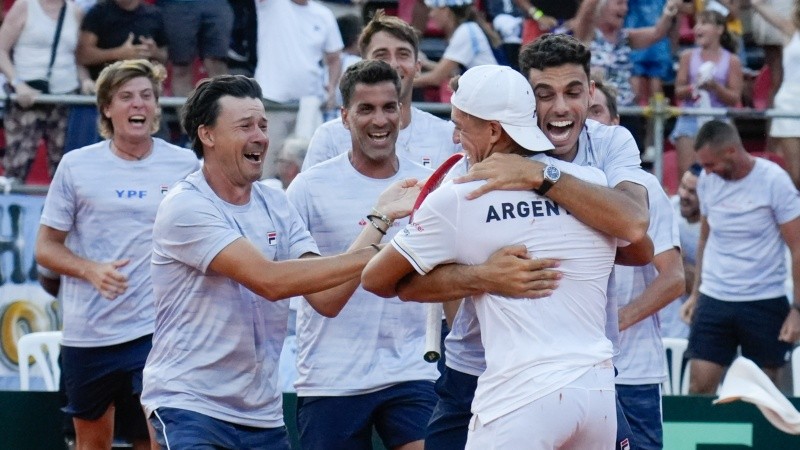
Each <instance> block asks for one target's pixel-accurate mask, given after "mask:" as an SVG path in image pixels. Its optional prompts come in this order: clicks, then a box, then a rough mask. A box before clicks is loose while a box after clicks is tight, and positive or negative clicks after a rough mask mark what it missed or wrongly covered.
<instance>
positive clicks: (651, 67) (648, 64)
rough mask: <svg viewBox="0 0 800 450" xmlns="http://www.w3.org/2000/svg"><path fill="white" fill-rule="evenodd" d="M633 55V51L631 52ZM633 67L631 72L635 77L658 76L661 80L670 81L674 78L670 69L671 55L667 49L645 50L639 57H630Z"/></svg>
mask: <svg viewBox="0 0 800 450" xmlns="http://www.w3.org/2000/svg"><path fill="white" fill-rule="evenodd" d="M631 55H632V56H633V52H632V53H631ZM631 62H633V68H632V69H631V73H632V74H633V75H634V76H637V77H647V78H658V79H660V80H662V81H672V80H673V79H674V78H675V73H674V70H673V69H672V56H671V53H670V52H669V51H668V52H666V53H664V52H645V54H643V55H642V56H641V57H639V58H634V57H631Z"/></svg>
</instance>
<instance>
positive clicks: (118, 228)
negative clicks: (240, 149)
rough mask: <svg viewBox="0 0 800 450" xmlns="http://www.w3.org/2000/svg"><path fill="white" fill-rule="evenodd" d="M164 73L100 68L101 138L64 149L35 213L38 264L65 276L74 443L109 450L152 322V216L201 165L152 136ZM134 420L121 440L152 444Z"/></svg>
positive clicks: (142, 67)
mask: <svg viewBox="0 0 800 450" xmlns="http://www.w3.org/2000/svg"><path fill="white" fill-rule="evenodd" d="M165 76H166V71H165V70H164V68H163V67H161V66H160V65H153V64H151V63H150V62H148V61H146V60H141V59H140V60H127V61H119V62H116V63H114V64H112V65H110V66H108V67H107V68H105V69H104V70H103V72H101V73H100V77H99V78H98V80H97V108H98V110H99V111H100V113H101V122H100V128H101V133H102V134H103V135H104V136H105V137H107V138H108V140H106V141H103V142H100V143H98V144H93V145H90V146H87V147H84V148H82V149H79V150H75V151H73V152H70V153H68V154H67V155H65V157H64V159H63V161H62V163H61V165H60V166H59V167H58V170H57V171H56V174H55V176H54V178H53V183H52V184H51V185H50V190H49V192H48V194H47V198H46V199H45V203H44V209H43V211H42V217H41V225H40V227H39V234H38V237H37V239H36V260H37V262H38V263H39V264H41V265H42V266H44V267H46V268H48V269H50V270H52V271H55V272H57V273H59V274H61V279H62V282H63V289H62V291H63V292H62V301H63V305H64V314H63V320H64V325H63V328H64V330H63V332H64V339H63V347H62V350H61V357H62V363H63V371H64V382H65V385H66V392H67V398H68V400H69V404H68V405H67V407H66V408H65V411H66V412H67V414H69V415H70V416H72V419H73V423H74V424H75V433H76V439H77V448H78V449H99V448H104V449H108V448H111V442H112V438H113V434H114V433H113V432H114V411H115V409H116V408H121V407H123V406H124V405H131V404H133V405H135V406H134V408H135V410H137V411H141V405H139V398H138V397H139V393H140V392H141V389H142V369H143V367H144V363H145V359H146V357H147V354H148V352H149V351H150V347H151V339H152V335H153V329H154V321H155V310H154V306H153V288H152V286H151V283H150V256H151V253H152V249H153V247H152V238H151V236H152V232H153V222H154V220H155V216H156V210H157V209H158V206H159V203H160V202H161V198H162V197H163V196H164V194H165V193H166V192H167V190H168V189H169V187H170V186H171V185H172V184H173V183H175V182H177V181H178V180H180V179H182V178H183V177H184V176H186V175H187V174H189V173H191V172H193V171H196V170H197V169H198V168H199V164H198V161H197V158H195V156H194V155H193V154H192V153H191V152H189V151H188V150H185V149H181V148H179V147H175V146H173V145H170V144H168V143H166V142H164V141H162V140H160V139H155V138H152V137H151V134H152V133H153V132H155V130H156V129H158V115H159V109H158V97H159V94H160V92H161V83H162V81H163V80H164V78H165ZM68 239H69V245H68V246H67V240H68ZM115 405H116V406H115ZM135 419H137V420H134V423H130V424H128V425H129V429H128V434H127V435H126V437H127V438H128V439H131V440H133V441H134V448H136V449H145V448H150V447H149V438H148V431H147V426H146V422H145V421H144V416H143V415H142V414H138V415H136V416H135Z"/></svg>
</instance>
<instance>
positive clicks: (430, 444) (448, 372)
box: [425, 367, 478, 450]
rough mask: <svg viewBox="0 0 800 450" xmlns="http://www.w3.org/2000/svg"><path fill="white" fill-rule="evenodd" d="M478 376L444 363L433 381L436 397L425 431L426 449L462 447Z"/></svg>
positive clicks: (464, 443) (451, 449)
mask: <svg viewBox="0 0 800 450" xmlns="http://www.w3.org/2000/svg"><path fill="white" fill-rule="evenodd" d="M477 386H478V377H476V376H473V375H469V374H466V373H463V372H459V371H457V370H455V369H451V368H450V367H445V369H444V372H443V373H442V376H440V377H439V379H438V380H437V381H436V386H435V387H436V394H437V395H438V396H439V401H438V402H437V403H436V408H434V409H433V415H432V416H431V420H430V422H429V423H428V431H427V434H426V435H425V450H464V447H465V446H466V445H467V430H468V427H469V420H470V419H471V418H472V412H471V411H470V409H471V407H472V399H473V398H474V397H475V388H477Z"/></svg>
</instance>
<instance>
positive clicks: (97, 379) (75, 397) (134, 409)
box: [61, 334, 153, 439]
mask: <svg viewBox="0 0 800 450" xmlns="http://www.w3.org/2000/svg"><path fill="white" fill-rule="evenodd" d="M152 340H153V335H152V334H149V335H147V336H142V337H140V338H138V339H134V340H133V341H130V342H124V343H122V344H117V345H110V346H106V347H68V346H64V347H62V348H61V358H62V359H61V361H62V377H63V379H64V389H65V391H66V394H67V406H66V407H65V408H64V412H65V413H67V414H68V415H70V416H72V417H77V418H78V419H83V420H96V419H99V418H100V417H101V416H102V415H103V414H104V413H105V412H106V410H108V407H109V406H110V405H111V404H112V403H114V404H115V405H116V407H117V408H118V409H120V410H122V411H121V412H126V414H125V416H126V417H128V418H129V419H130V420H126V421H125V423H120V424H119V426H118V427H117V429H118V431H119V435H120V436H122V437H126V438H128V439H141V438H146V437H147V436H148V433H147V422H146V421H145V418H144V413H143V412H142V406H141V404H140V403H139V395H140V394H141V393H142V369H144V363H145V360H146V359H147V355H148V353H150V348H151V347H152Z"/></svg>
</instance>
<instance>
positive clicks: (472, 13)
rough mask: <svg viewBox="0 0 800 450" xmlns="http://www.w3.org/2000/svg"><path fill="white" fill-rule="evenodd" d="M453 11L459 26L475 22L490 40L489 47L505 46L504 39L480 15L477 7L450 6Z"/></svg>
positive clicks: (470, 5)
mask: <svg viewBox="0 0 800 450" xmlns="http://www.w3.org/2000/svg"><path fill="white" fill-rule="evenodd" d="M448 8H450V10H451V11H453V15H455V16H456V22H458V24H459V25H460V24H462V23H464V22H475V23H477V24H478V26H479V27H480V28H481V31H483V34H485V35H486V38H487V39H489V45H491V46H492V48H499V47H500V46H501V45H502V44H503V39H502V38H501V37H500V35H499V34H497V31H495V30H494V28H492V25H491V24H490V23H489V22H488V21H487V20H486V19H485V18H484V17H483V15H482V14H481V13H479V12H478V11H477V10H476V9H475V7H473V6H472V3H469V4H466V5H458V6H448Z"/></svg>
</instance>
